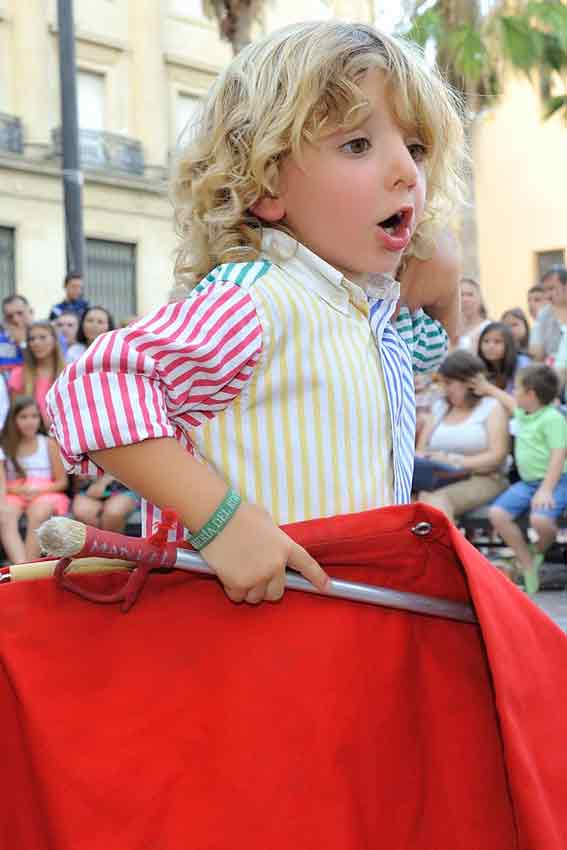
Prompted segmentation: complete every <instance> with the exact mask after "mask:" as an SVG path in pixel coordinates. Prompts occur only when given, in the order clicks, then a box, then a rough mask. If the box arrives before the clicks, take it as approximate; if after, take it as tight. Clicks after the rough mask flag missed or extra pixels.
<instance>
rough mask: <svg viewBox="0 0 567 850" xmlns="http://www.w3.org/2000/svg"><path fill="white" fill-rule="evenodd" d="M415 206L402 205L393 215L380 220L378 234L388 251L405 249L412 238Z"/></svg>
mask: <svg viewBox="0 0 567 850" xmlns="http://www.w3.org/2000/svg"><path fill="white" fill-rule="evenodd" d="M412 221H413V207H402V208H401V209H399V210H398V212H395V213H394V214H393V215H391V216H389V217H388V218H385V219H384V220H383V221H380V222H378V234H379V236H380V240H381V242H382V243H383V245H384V247H385V248H386V249H387V250H388V251H395V252H397V251H403V250H404V249H405V248H406V247H407V245H408V244H409V241H410V239H411V225H412Z"/></svg>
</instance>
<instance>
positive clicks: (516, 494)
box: [490, 474, 567, 520]
mask: <svg viewBox="0 0 567 850" xmlns="http://www.w3.org/2000/svg"><path fill="white" fill-rule="evenodd" d="M540 484H541V481H517V482H516V483H515V484H512V486H511V487H508V489H507V490H504V492H503V493H501V494H500V495H499V496H497V498H496V499H495V500H494V501H493V502H492V504H491V506H490V507H491V508H502V510H503V511H506V513H508V514H510V516H513V517H514V518H516V517H519V516H521V515H522V514H525V513H527V512H528V511H529V510H530V507H531V504H532V499H533V497H534V496H535V494H536V491H537V490H538V488H539V486H540ZM553 502H554V505H553V507H552V508H538V509H537V510H534V511H533V513H536V514H542V515H543V516H546V517H549V518H550V519H553V520H557V519H559V517H560V516H561V514H562V513H563V512H564V511H565V509H566V508H567V474H564V475H562V476H561V478H560V479H559V481H558V482H557V485H556V487H555V489H554V491H553Z"/></svg>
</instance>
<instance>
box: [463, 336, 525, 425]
mask: <svg viewBox="0 0 567 850" xmlns="http://www.w3.org/2000/svg"><path fill="white" fill-rule="evenodd" d="M478 356H479V358H480V360H482V363H483V364H484V370H485V371H484V372H481V373H479V374H478V375H476V376H475V377H474V378H473V380H472V382H471V387H472V389H473V390H474V392H475V393H476V395H479V396H489V397H490V398H494V399H496V400H497V401H499V402H500V404H502V405H503V407H504V409H505V410H506V412H507V413H508V415H510V416H511V415H512V413H513V412H514V409H515V407H516V401H515V399H514V383H515V379H516V373H517V372H519V370H520V369H523V368H524V366H529V364H530V363H531V362H532V361H531V357H529V356H528V355H527V354H522V353H521V352H518V349H517V346H516V343H515V341H514V337H513V335H512V331H511V330H510V328H509V327H508V326H507V325H506V324H504V322H491V323H490V324H489V325H487V326H486V327H485V329H484V330H483V331H482V333H481V335H480V338H479V341H478Z"/></svg>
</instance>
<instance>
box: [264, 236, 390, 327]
mask: <svg viewBox="0 0 567 850" xmlns="http://www.w3.org/2000/svg"><path fill="white" fill-rule="evenodd" d="M262 252H263V253H264V254H266V255H267V257H268V259H270V260H271V261H272V262H273V263H274V264H275V265H277V266H279V267H280V268H281V269H283V270H284V271H285V272H286V273H288V274H289V275H291V277H293V278H294V279H295V280H297V281H298V282H300V283H301V285H302V286H305V287H307V288H308V289H311V290H312V291H313V292H315V293H316V294H317V295H318V296H319V297H320V298H322V299H323V300H324V301H326V302H327V303H328V304H330V305H331V306H332V307H335V309H337V310H339V311H340V312H341V313H344V314H345V315H348V313H349V302H352V303H353V304H354V306H355V307H356V308H357V309H358V310H360V311H361V312H362V313H364V314H365V315H368V298H372V299H375V298H384V299H386V300H388V301H390V300H393V301H397V300H398V298H399V294H400V287H399V284H398V283H397V281H395V280H392V279H391V278H389V277H387V276H386V275H368V276H366V277H365V279H364V284H363V286H359V285H358V284H357V283H354V282H353V281H351V280H349V279H348V278H346V277H345V276H344V275H343V274H342V272H340V271H338V270H337V269H335V268H334V267H333V266H331V265H330V264H329V263H327V262H326V261H325V260H323V259H322V258H321V257H318V256H317V254H314V253H313V251H310V250H309V248H306V247H305V245H302V244H301V242H298V241H297V239H294V238H293V237H292V236H289V235H288V234H287V233H283V232H282V231H281V230H275V229H274V228H271V227H268V228H265V229H264V231H263V234H262Z"/></svg>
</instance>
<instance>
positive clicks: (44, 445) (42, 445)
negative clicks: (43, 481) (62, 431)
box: [0, 434, 52, 481]
mask: <svg viewBox="0 0 567 850" xmlns="http://www.w3.org/2000/svg"><path fill="white" fill-rule="evenodd" d="M48 445H49V440H48V438H47V437H46V436H45V434H38V435H37V449H36V450H35V452H34V453H33V454H32V455H18V463H19V464H20V466H21V467H22V469H23V470H24V472H25V473H26V477H27V478H49V479H51V478H52V472H51V461H50V459H49V449H48ZM0 460H3V461H6V477H7V479H8V481H14V480H15V479H16V478H20V476H19V475H18V473H17V472H16V470H15V468H14V464H13V463H12V461H11V460H6V455H5V454H4V452H3V451H2V449H0Z"/></svg>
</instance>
